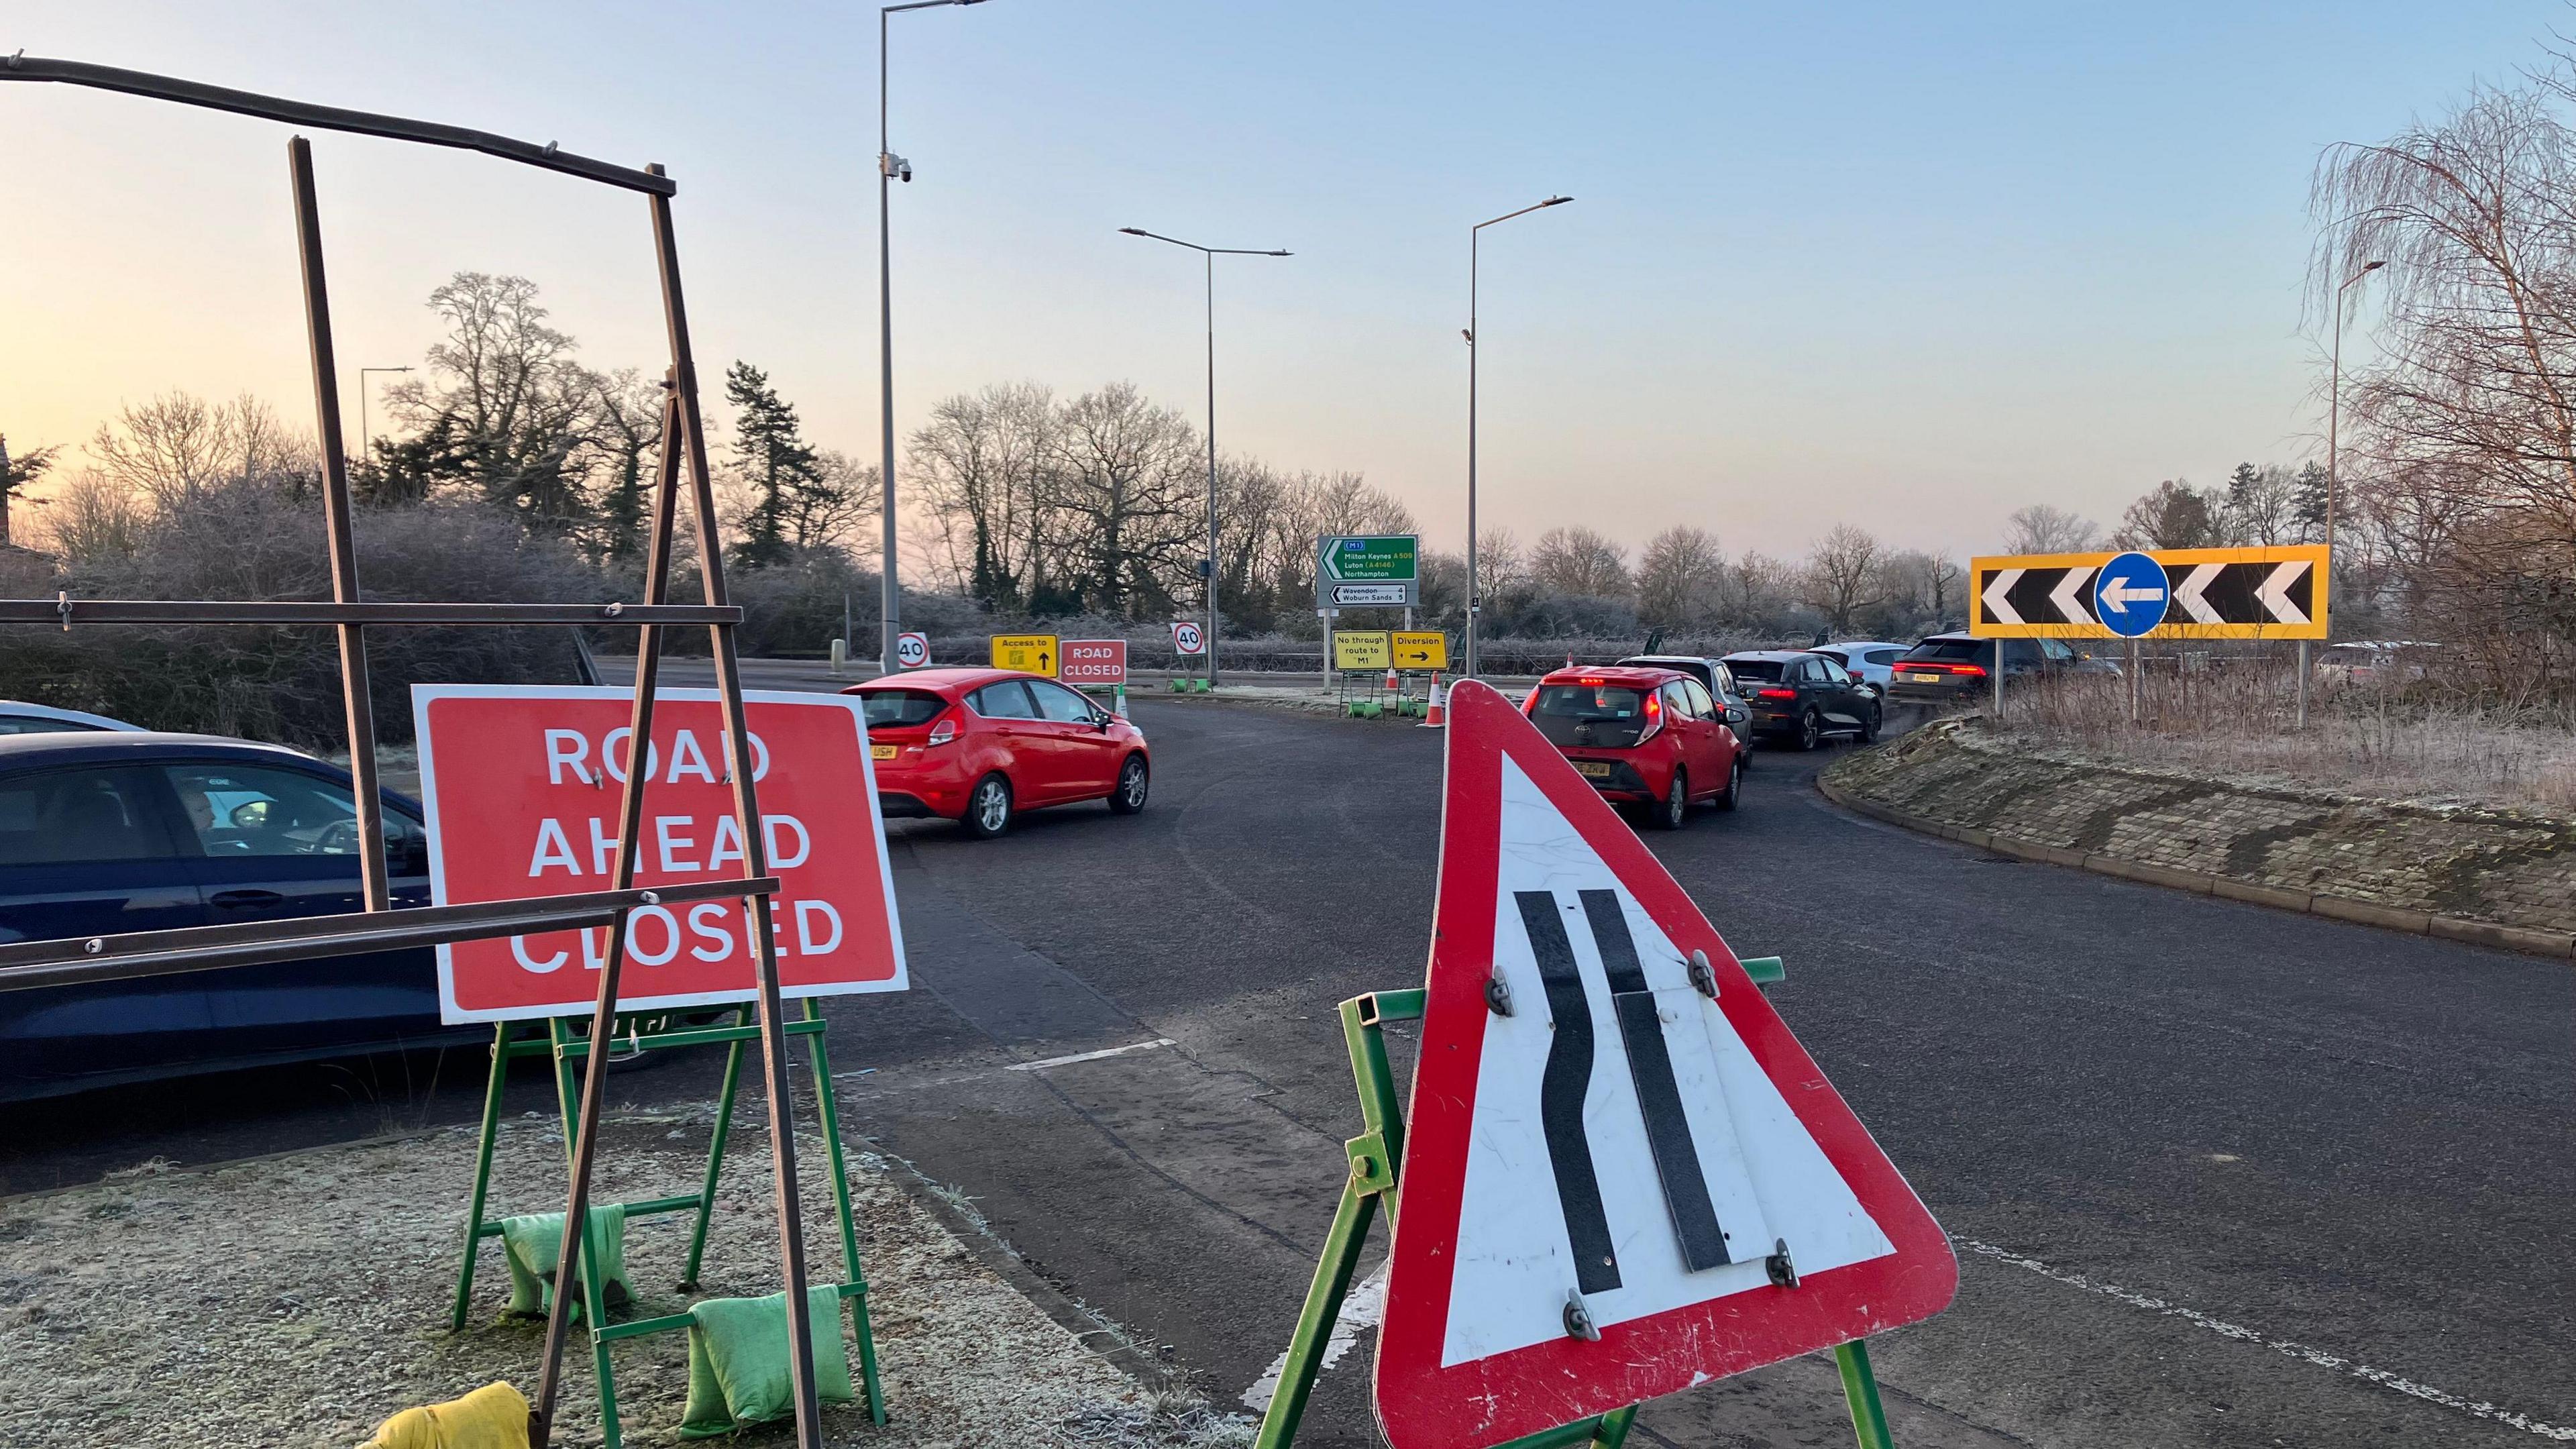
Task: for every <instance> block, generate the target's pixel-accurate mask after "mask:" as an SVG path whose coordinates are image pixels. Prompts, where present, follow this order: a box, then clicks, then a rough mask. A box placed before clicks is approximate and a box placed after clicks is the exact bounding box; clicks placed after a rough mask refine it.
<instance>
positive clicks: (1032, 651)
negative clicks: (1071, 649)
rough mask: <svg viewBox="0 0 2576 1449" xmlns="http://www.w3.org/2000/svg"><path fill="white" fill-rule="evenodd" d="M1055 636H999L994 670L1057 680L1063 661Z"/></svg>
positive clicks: (994, 641) (995, 645)
mask: <svg viewBox="0 0 2576 1449" xmlns="http://www.w3.org/2000/svg"><path fill="white" fill-rule="evenodd" d="M1063 657H1064V655H1063V651H1062V650H1061V649H1059V648H1058V647H1057V646H1056V637H1055V636H1054V635H1053V634H996V635H994V636H993V667H994V668H995V669H1016V670H1019V671H1020V672H1021V673H1023V674H1043V675H1045V676H1047V677H1048V678H1049V679H1053V678H1054V677H1055V671H1056V666H1057V665H1058V664H1059V663H1061V662H1062V660H1063Z"/></svg>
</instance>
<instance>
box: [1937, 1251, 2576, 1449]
mask: <svg viewBox="0 0 2576 1449" xmlns="http://www.w3.org/2000/svg"><path fill="white" fill-rule="evenodd" d="M1951 1241H1953V1242H1955V1243H1957V1244H1958V1245H1959V1246H1960V1247H1963V1248H1965V1249H1967V1250H1968V1251H1969V1252H1971V1253H1975V1254H1978V1255H1979V1256H1981V1257H1987V1258H1992V1259H1994V1260H1995V1261H1996V1262H1999V1263H2007V1264H2010V1265H2011V1266H2013V1267H2015V1268H2022V1269H2027V1270H2028V1271H2030V1272H2033V1273H2037V1274H2038V1275H2039V1276H2041V1277H2043V1278H2046V1279H2048V1280H2049V1281H2051V1282H2054V1283H2063V1284H2065V1285H2066V1286H2068V1287H2070V1288H2081V1289H2083V1290H2084V1291H2085V1292H2087V1293H2098V1294H2100V1295H2102V1296H2103V1297H2105V1298H2110V1299H2114V1300H2116V1301H2118V1302H2121V1303H2125V1304H2128V1305H2129V1306H2130V1307H2132V1308H2141V1309H2144V1310H2146V1311H2147V1312H2149V1313H2154V1314H2158V1315H2161V1316H2165V1317H2171V1318H2179V1319H2181V1320H2182V1321H2183V1322H2185V1323H2188V1324H2191V1325H2192V1326H2193V1327H2195V1328H2205V1329H2207V1330H2209V1331H2210V1332H2211V1333H2215V1334H2217V1335H2218V1336H2219V1337H2221V1338H2232V1339H2236V1340H2237V1341H2239V1342H2242V1343H2253V1344H2260V1345H2262V1346H2263V1347H2265V1348H2268V1349H2271V1350H2272V1351H2274V1352H2275V1353H2283V1354H2287V1355H2289V1356H2290V1357H2292V1358H2295V1359H2298V1360H2301V1361H2302V1362H2305V1363H2311V1364H2314V1365H2316V1366H2317V1367H2318V1368H2322V1369H2332V1370H2334V1371H2335V1372H2337V1373H2345V1374H2350V1375H2352V1376H2353V1377H2354V1378H2357V1379H2361V1380H2363V1381H2365V1382H2368V1383H2373V1384H2377V1385H2379V1386H2380V1387H2381V1388H2383V1389H2393V1390H2395V1391H2396V1392H2398V1393H2401V1394H2404V1395H2406V1396H2407V1397H2409V1398H2415V1399H2421V1400H2423V1401H2424V1402H2426V1403H2428V1404H2438V1405H2440V1406H2441V1407H2443V1408H2445V1409H2455V1410H2457V1411H2459V1412H2460V1413H2463V1414H2467V1415H2469V1416H2471V1417H2472V1418H2479V1419H2485V1420H2487V1421H2489V1422H2490V1423H2496V1424H2502V1425H2505V1426H2506V1427H2508V1428H2513V1429H2520V1430H2522V1431H2523V1432H2524V1433H2526V1434H2537V1435H2539V1436H2540V1437H2541V1438H2543V1439H2555V1440H2557V1441H2559V1442H2561V1443H2576V1428H2562V1427H2560V1426H2558V1425H2556V1424H2544V1423H2542V1422H2540V1421H2539V1420H2537V1419H2534V1418H2532V1417H2530V1416H2529V1415H2527V1414H2518V1413H2516V1412H2514V1411H2513V1410H2511V1409H2506V1408H2500V1407H2498V1406H2496V1405H2494V1404H2490V1403H2487V1402H2485V1401H2484V1400H2481V1399H2470V1398H2465V1397H2463V1396H2461V1395H2459V1394H2454V1393H2451V1392H2448V1391H2447V1390H2443V1389H2437V1388H2434V1387H2432V1386H2431V1385H2429V1384H2419V1383H2417V1382H2415V1381H2414V1380H2413V1379H2410V1378H2407V1377H2405V1376H2404V1375H2402V1374H2396V1373H2391V1372H2389V1371H2388V1370H2386V1369H2382V1368H2373V1367H2371V1366H2370V1365H2369V1364H2366V1363H2361V1362H2358V1361H2356V1360H2353V1359H2349V1358H2346V1357H2344V1356H2343V1355H2341V1354H2335V1353H2328V1352H2326V1351H2325V1350H2324V1349H2321V1348H2310V1347H2309V1346H2308V1345H2306V1344H2304V1343H2299V1342H2296V1341H2294V1340H2291V1339H2286V1338H2274V1337H2272V1336H2271V1335H2270V1334H2268V1333H2265V1332H2263V1331H2262V1330H2261V1329H2256V1328H2247V1327H2244V1326H2243V1325H2241V1324H2235V1323H2230V1322H2228V1321H2227V1320H2225V1319H2223V1318H2213V1317H2211V1316H2210V1315H2208V1314H2206V1313H2203V1312H2201V1311H2200V1310H2199V1309H2197V1308H2190V1307H2186V1306H2184V1305H2183V1304H2180V1303H2168V1302H2166V1301H2165V1300H2164V1299H2162V1298H2155V1297H2151V1296H2149V1295H2147V1294H2144V1293H2139V1292H2136V1291H2134V1290H2131V1289H2127V1288H2123V1287H2120V1286H2119V1285H2118V1284H2116V1283H2105V1282H2102V1281H2101V1280H2099V1279H2096V1278H2088V1277H2086V1276H2085V1275H2083V1274H2081V1273H2074V1272H2069V1271H2067V1270H2066V1269H2063V1268H2052V1267H2050V1266H2049V1265H2047V1264H2046V1263H2043V1262H2041V1261H2039V1260H2038V1259H2037V1258H2025V1257H2023V1256H2022V1255H2021V1254H2019V1253H2014V1252H2008V1251H2006V1250H2004V1249H2002V1248H1998V1247H1995V1246H1993V1245H1992V1244H1990V1243H1980V1242H1977V1241H1976V1240H1974V1239H1972V1238H1954V1239H1952V1240H1951Z"/></svg>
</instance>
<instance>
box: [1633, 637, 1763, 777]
mask: <svg viewBox="0 0 2576 1449" xmlns="http://www.w3.org/2000/svg"><path fill="white" fill-rule="evenodd" d="M1619 667H1620V668H1622V669H1678V670H1680V671H1681V672H1682V673H1684V674H1687V675H1689V676H1690V677H1691V678H1693V679H1696V680H1698V681H1699V682H1700V683H1701V684H1703V685H1706V686H1707V687H1708V692H1709V694H1710V696H1711V697H1712V698H1714V699H1715V700H1716V701H1717V703H1718V705H1719V706H1720V707H1721V708H1723V709H1724V710H1725V712H1726V729H1727V732H1728V733H1729V734H1732V735H1734V736H1735V747H1736V748H1737V749H1739V750H1742V751H1745V752H1747V753H1750V752H1751V750H1752V749H1753V706H1752V705H1750V704H1748V703H1746V702H1745V698H1744V691H1743V689H1742V687H1740V686H1739V685H1737V684H1736V682H1735V676H1734V674H1732V673H1731V672H1729V671H1728V669H1727V667H1726V661H1724V660H1722V659H1707V658H1703V657H1701V656H1700V655H1697V654H1631V655H1629V656H1628V657H1627V658H1625V659H1622V660H1620V661H1619ZM1747 763H1750V761H1748V762H1747Z"/></svg>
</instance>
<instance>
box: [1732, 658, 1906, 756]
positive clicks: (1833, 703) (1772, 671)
mask: <svg viewBox="0 0 2576 1449" xmlns="http://www.w3.org/2000/svg"><path fill="white" fill-rule="evenodd" d="M1723 662H1724V663H1725V665H1726V667H1727V669H1728V670H1729V671H1730V672H1731V673H1733V674H1734V675H1735V680H1736V683H1737V684H1738V685H1739V686H1740V687H1742V689H1743V690H1744V700H1745V703H1747V704H1748V705H1751V706H1752V708H1753V728H1754V729H1755V730H1756V731H1757V732H1759V733H1762V734H1766V735H1777V736H1780V737H1782V738H1785V739H1787V740H1788V741H1789V742H1790V743H1791V744H1793V745H1795V746H1797V747H1798V748H1799V749H1802V750H1812V749H1814V748H1815V747H1816V746H1817V745H1818V744H1819V743H1821V742H1822V741H1823V739H1824V737H1825V736H1827V735H1851V736H1854V737H1856V738H1858V739H1859V740H1860V742H1861V743H1862V744H1867V743H1869V742H1870V741H1872V740H1874V739H1877V738H1878V726H1879V719H1880V715H1879V711H1880V705H1879V702H1878V696H1877V695H1875V694H1873V693H1871V692H1870V690H1869V688H1868V687H1867V686H1865V685H1863V684H1862V683H1861V682H1860V681H1859V680H1858V679H1856V678H1854V677H1853V676H1852V672H1851V671H1850V670H1848V669H1845V668H1844V667H1843V666H1842V665H1841V663H1839V662H1838V661H1836V660H1833V659H1829V658H1827V657H1826V656H1824V655H1822V654H1813V653H1809V652H1808V651H1806V650H1803V649H1752V650H1747V651H1745V652H1744V653H1741V654H1729V655H1727V656H1726V658H1725V660H1724V661H1723Z"/></svg>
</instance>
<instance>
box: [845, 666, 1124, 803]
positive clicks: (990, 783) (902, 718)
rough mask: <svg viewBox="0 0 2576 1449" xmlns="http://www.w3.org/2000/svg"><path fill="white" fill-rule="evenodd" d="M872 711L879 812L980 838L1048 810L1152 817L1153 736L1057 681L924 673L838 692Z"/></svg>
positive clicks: (1007, 673)
mask: <svg viewBox="0 0 2576 1449" xmlns="http://www.w3.org/2000/svg"><path fill="white" fill-rule="evenodd" d="M841 692H842V693H843V694H855V695H857V696H859V698H860V699H862V700H864V701H866V705H865V708H866V712H867V720H868V749H869V753H870V754H871V755H872V756H874V764H875V767H876V775H877V808H878V809H879V810H880V811H882V812H883V813H884V815H885V817H886V818H887V819H889V820H898V819H903V818H906V817H913V818H919V817H923V816H937V817H939V818H941V819H945V820H954V821H956V822H957V823H959V824H960V825H963V826H965V827H966V833H967V834H969V835H974V836H979V837H990V836H995V835H999V834H1001V833H1002V832H1003V831H1005V830H1008V829H1009V828H1010V826H1011V819H1012V817H1013V816H1015V815H1017V814H1019V812H1021V811H1023V810H1034V809H1037V808H1038V807H1040V806H1043V805H1070V804H1073V803H1074V802H1076V801H1080V800H1106V801H1108V802H1109V808H1110V809H1111V810H1114V811H1116V812H1117V813H1119V814H1121V815H1133V814H1135V813H1136V812H1137V811H1139V810H1142V809H1144V808H1145V791H1146V788H1147V786H1148V785H1149V784H1150V783H1151V781H1152V779H1153V762H1152V760H1151V759H1150V758H1149V757H1148V755H1147V754H1146V750H1145V732H1144V731H1143V730H1140V729H1138V728H1136V727H1135V726H1134V725H1132V724H1130V723H1128V722H1127V721H1126V720H1124V719H1121V718H1120V717H1118V716H1117V715H1114V714H1111V713H1109V712H1108V711H1107V710H1104V709H1102V708H1101V707H1100V706H1098V705H1096V704H1093V703H1092V702H1091V701H1090V700H1089V699H1086V698H1084V697H1083V696H1082V695H1080V694H1077V693H1075V692H1074V691H1073V690H1070V689H1067V688H1066V687H1065V686H1063V685H1061V684H1058V683H1056V682H1055V681H1054V680H1052V679H1043V678H1040V677H1038V676H1037V675H1034V674H1022V673H1020V672H1018V671H1016V670H1010V669H922V670H916V671H914V672H913V673H910V674H899V675H894V676H892V677H889V678H885V679H878V680H873V681H871V682H869V683H866V684H861V685H856V686H853V687H852V688H849V689H845V690H842V691H841Z"/></svg>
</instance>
